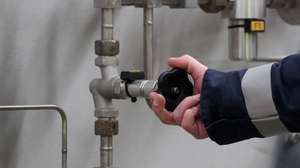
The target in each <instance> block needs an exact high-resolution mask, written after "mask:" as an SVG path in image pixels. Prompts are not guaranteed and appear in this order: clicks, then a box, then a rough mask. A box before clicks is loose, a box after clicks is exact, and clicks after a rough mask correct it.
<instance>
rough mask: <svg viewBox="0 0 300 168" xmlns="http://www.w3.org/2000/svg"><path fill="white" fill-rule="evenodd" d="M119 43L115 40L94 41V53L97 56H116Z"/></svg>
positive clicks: (118, 50)
mask: <svg viewBox="0 0 300 168" xmlns="http://www.w3.org/2000/svg"><path fill="white" fill-rule="evenodd" d="M119 48H120V43H119V41H117V40H97V41H95V53H96V54H97V55H99V56H116V55H118V54H119V52H120V49H119Z"/></svg>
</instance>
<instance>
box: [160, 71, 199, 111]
mask: <svg viewBox="0 0 300 168" xmlns="http://www.w3.org/2000/svg"><path fill="white" fill-rule="evenodd" d="M157 86H158V89H157V92H158V93H160V94H162V95H163V96H164V97H165V99H166V105H165V108H166V109H167V110H168V111H170V112H173V111H174V110H175V108H176V107H177V106H178V104H179V103H180V102H181V101H182V100H183V99H184V98H186V97H188V96H192V95H193V88H194V87H193V84H192V83H191V81H190V80H189V78H188V74H187V73H186V72H185V71H184V70H181V69H171V70H169V71H165V72H163V73H162V74H161V75H160V76H159V78H158V82H157Z"/></svg>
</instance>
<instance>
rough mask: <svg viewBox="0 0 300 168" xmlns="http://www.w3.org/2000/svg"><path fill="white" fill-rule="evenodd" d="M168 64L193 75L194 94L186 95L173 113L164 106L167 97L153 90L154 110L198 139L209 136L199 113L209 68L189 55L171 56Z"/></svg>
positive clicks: (165, 119)
mask: <svg viewBox="0 0 300 168" xmlns="http://www.w3.org/2000/svg"><path fill="white" fill-rule="evenodd" d="M168 64H169V66H171V67H173V68H178V69H182V70H185V71H186V72H187V73H189V74H190V75H191V76H192V78H193V80H194V95H193V96H189V97H186V98H185V99H184V100H183V101H182V102H181V103H180V104H179V105H178V106H177V107H176V109H175V110H174V111H173V112H172V113H171V112H168V111H167V110H166V109H165V108H164V107H165V103H166V100H165V98H164V97H163V96H162V95H160V94H158V93H155V92H152V93H150V99H151V101H152V110H153V111H154V112H155V114H156V115H157V116H158V118H159V119H160V120H161V121H162V122H163V123H165V124H169V125H179V126H181V127H182V128H184V129H185V130H186V131H187V132H189V133H190V134H192V135H193V136H194V137H195V138H197V139H203V138H207V137H208V136H207V132H206V129H205V127H204V124H203V123H202V121H201V115H199V110H200V107H199V104H200V92H201V88H202V81H203V77H204V74H205V72H206V70H207V69H208V68H207V67H206V66H205V65H203V64H201V63H200V62H198V61H197V60H195V59H194V58H193V57H191V56H189V55H184V56H181V57H178V58H170V59H169V60H168Z"/></svg>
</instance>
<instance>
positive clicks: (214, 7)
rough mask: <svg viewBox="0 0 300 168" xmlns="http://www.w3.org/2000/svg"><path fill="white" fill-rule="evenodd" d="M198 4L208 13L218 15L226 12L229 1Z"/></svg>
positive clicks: (214, 0) (199, 1)
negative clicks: (223, 11)
mask: <svg viewBox="0 0 300 168" xmlns="http://www.w3.org/2000/svg"><path fill="white" fill-rule="evenodd" d="M198 4H199V6H200V8H201V9H202V10H204V11H205V12H207V13H218V12H220V11H222V10H224V9H225V8H226V7H227V5H228V4H229V2H228V0H198Z"/></svg>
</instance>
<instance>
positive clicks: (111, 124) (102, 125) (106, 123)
mask: <svg viewBox="0 0 300 168" xmlns="http://www.w3.org/2000/svg"><path fill="white" fill-rule="evenodd" d="M118 133H119V122H118V121H117V120H102V119H98V120H97V121H96V122H95V134H96V135H102V136H113V135H117V134H118Z"/></svg>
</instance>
